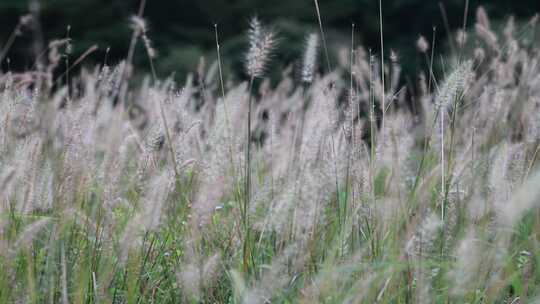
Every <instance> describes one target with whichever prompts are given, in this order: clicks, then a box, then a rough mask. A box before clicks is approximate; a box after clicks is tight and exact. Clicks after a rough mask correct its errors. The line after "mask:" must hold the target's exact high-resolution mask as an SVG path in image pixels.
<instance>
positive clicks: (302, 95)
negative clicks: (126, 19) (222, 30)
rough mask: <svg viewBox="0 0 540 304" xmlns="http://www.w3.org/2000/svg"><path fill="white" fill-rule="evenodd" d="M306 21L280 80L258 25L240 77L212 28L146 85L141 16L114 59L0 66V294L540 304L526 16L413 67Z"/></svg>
mask: <svg viewBox="0 0 540 304" xmlns="http://www.w3.org/2000/svg"><path fill="white" fill-rule="evenodd" d="M315 3H317V2H316V1H315ZM316 13H317V15H315V16H316V17H319V18H318V20H317V21H316V23H315V24H316V25H317V26H318V24H317V22H321V23H320V28H319V30H318V31H317V32H316V33H311V34H310V33H306V37H307V38H306V50H305V54H304V58H299V59H298V64H296V65H291V68H290V69H288V70H284V71H281V73H282V77H281V79H279V80H278V81H277V82H272V81H270V80H269V79H267V78H265V73H266V72H268V71H269V70H272V51H273V50H274V49H275V48H281V47H286V45H280V44H279V35H278V34H276V33H274V32H272V31H271V30H270V29H268V28H267V27H265V25H264V24H263V23H261V22H260V21H259V20H258V19H252V21H251V22H250V24H249V25H247V42H248V48H247V50H246V67H245V70H246V71H245V74H246V75H247V78H246V79H244V80H238V81H232V80H231V79H229V77H228V75H223V73H222V69H221V60H222V58H221V54H220V49H219V28H217V27H216V57H215V58H206V60H201V63H200V65H199V66H200V68H199V69H198V71H196V72H194V73H193V74H192V75H190V76H189V77H188V80H187V81H186V82H185V83H183V84H176V83H174V81H172V80H168V79H158V78H157V77H156V76H155V75H156V71H155V70H154V62H155V61H156V60H159V57H157V56H156V55H157V54H156V52H155V50H154V49H153V48H152V41H151V31H149V29H148V28H147V25H146V24H145V22H144V20H143V19H141V18H140V16H139V17H134V18H133V20H132V27H133V41H132V47H131V49H130V52H129V54H127V56H126V60H125V61H124V62H122V63H120V64H118V65H114V66H109V65H108V63H107V62H104V63H103V64H101V65H98V66H96V67H85V68H83V69H82V70H81V72H80V73H77V74H74V73H70V72H69V70H68V72H65V73H60V72H59V71H62V72H63V71H64V70H65V68H64V67H66V66H73V67H75V66H79V65H81V64H83V60H84V57H86V55H89V54H91V53H92V52H93V51H95V49H90V50H89V51H88V53H87V54H85V55H84V56H83V57H81V58H71V56H70V49H71V45H70V44H71V41H70V40H69V39H63V40H57V41H53V42H51V43H50V44H49V47H48V49H47V53H46V54H45V56H44V58H43V61H41V62H42V63H43V64H37V65H36V66H35V68H33V69H29V70H28V71H26V72H24V73H15V72H11V71H7V72H5V73H4V74H0V126H1V127H0V214H1V217H0V231H1V234H0V303H509V304H510V303H537V301H540V250H539V248H540V247H539V242H540V235H539V234H540V209H539V208H538V207H539V205H540V172H539V171H538V163H539V161H538V158H539V152H540V145H539V144H540V51H539V48H538V41H540V39H539V34H538V33H537V29H538V25H537V21H538V18H537V17H534V18H533V19H531V20H530V21H524V22H517V21H515V20H514V19H512V18H510V19H508V21H507V23H506V25H505V26H504V28H502V29H500V30H499V29H497V30H495V29H494V26H492V25H491V24H490V20H489V18H488V17H487V15H486V13H485V11H484V10H483V9H482V8H479V9H478V10H477V11H476V20H474V21H475V22H476V23H475V24H474V27H472V28H471V29H470V30H467V31H460V32H458V33H455V34H452V35H450V36H451V37H452V38H451V41H450V42H449V45H450V46H451V49H452V51H451V53H450V54H447V55H444V56H442V55H441V52H440V51H438V49H437V46H434V45H433V43H432V42H431V39H429V38H423V37H422V38H420V39H419V40H418V42H417V48H418V53H419V55H418V56H419V57H420V58H422V61H421V62H422V64H421V65H420V66H419V67H418V70H419V71H421V72H420V73H419V75H416V76H414V77H412V78H411V75H402V73H401V69H400V58H399V50H385V52H384V54H387V56H383V57H382V58H381V56H380V55H379V54H380V50H377V51H375V50H373V51H372V50H367V49H364V48H363V47H362V46H359V45H357V44H356V42H355V37H354V34H353V35H352V37H351V46H349V47H348V48H347V49H344V50H342V51H336V48H337V47H336V46H333V45H327V44H326V37H325V36H324V34H325V33H324V24H322V23H323V21H321V19H322V20H324V18H321V17H320V15H321V14H322V15H324V12H319V11H318V7H317V10H316ZM25 22H29V21H28V20H24V19H21V25H20V27H21V28H22V27H24V25H25ZM382 26H383V25H382V24H381V27H382ZM353 29H354V27H353ZM360 30H361V29H356V31H360ZM14 37H15V36H14ZM381 41H384V39H383V37H381ZM13 42H15V43H16V41H15V40H14V41H12V42H11V43H13ZM137 43H141V44H142V45H143V46H144V47H145V50H146V53H145V54H139V55H141V56H142V55H145V56H147V57H148V59H149V60H148V62H149V65H150V66H151V69H152V71H153V75H152V76H148V77H146V78H145V79H144V80H143V81H136V80H135V79H136V78H142V76H141V75H138V74H137V71H135V70H134V68H133V66H132V65H131V62H132V60H133V56H135V54H134V52H135V50H136V48H135V45H136V44H137ZM411 44H412V45H414V42H411ZM7 47H9V44H8V45H7ZM377 52H378V53H377ZM4 54H5V52H3V51H0V61H2V60H4V59H5V58H2V57H3V55H4ZM336 54H337V55H336ZM434 66H438V67H440V69H441V70H442V72H441V73H440V75H435V74H436V73H434V72H432V71H433V70H434V68H433V67H434ZM437 74H439V73H437Z"/></svg>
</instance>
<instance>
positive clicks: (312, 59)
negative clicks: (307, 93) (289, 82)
mask: <svg viewBox="0 0 540 304" xmlns="http://www.w3.org/2000/svg"><path fill="white" fill-rule="evenodd" d="M318 47H319V35H317V34H315V33H312V34H310V35H309V36H308V38H307V40H306V49H305V51H304V64H303V67H302V81H303V82H306V83H311V82H312V81H313V74H314V72H315V65H316V64H317V48H318Z"/></svg>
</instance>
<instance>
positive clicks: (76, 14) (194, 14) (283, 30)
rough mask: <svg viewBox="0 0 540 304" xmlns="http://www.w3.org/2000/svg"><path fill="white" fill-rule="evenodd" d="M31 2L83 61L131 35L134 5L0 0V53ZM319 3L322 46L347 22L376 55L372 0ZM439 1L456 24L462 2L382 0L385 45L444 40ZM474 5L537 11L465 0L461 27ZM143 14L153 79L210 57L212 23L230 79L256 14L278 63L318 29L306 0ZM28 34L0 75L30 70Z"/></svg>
mask: <svg viewBox="0 0 540 304" xmlns="http://www.w3.org/2000/svg"><path fill="white" fill-rule="evenodd" d="M32 1H33V2H34V3H39V6H40V9H39V14H40V23H41V29H42V32H43V35H42V36H43V39H42V40H43V41H50V40H52V39H56V38H65V37H66V29H67V26H68V25H69V26H71V31H70V37H71V38H72V39H73V44H74V53H73V56H77V55H80V54H81V53H82V52H84V51H85V50H86V49H87V48H88V47H90V46H91V45H93V44H98V45H99V46H100V51H98V52H96V53H94V54H92V56H91V57H90V58H89V59H88V60H89V61H93V62H102V61H103V60H104V57H105V55H104V53H105V49H107V47H110V49H111V53H110V61H111V62H112V63H114V62H116V61H118V60H119V59H121V58H124V57H125V56H126V53H127V48H128V45H129V40H130V35H131V29H130V24H129V17H130V16H131V15H134V14H135V13H136V11H137V8H138V2H139V0H39V1H37V0H0V50H1V49H2V48H3V46H4V44H5V43H6V41H7V39H8V37H9V35H10V33H11V32H12V30H13V29H14V28H15V26H16V24H17V23H18V19H19V17H20V16H22V15H24V14H27V13H28V12H29V7H30V3H29V2H32ZM319 3H320V8H321V13H322V15H323V22H324V24H325V28H326V30H327V31H328V39H329V40H330V42H329V44H331V45H339V44H342V45H347V43H348V39H349V35H350V28H351V23H353V22H354V23H355V24H356V28H357V31H356V32H357V34H356V35H357V37H358V42H359V43H361V44H363V45H365V46H367V47H372V48H373V49H374V50H378V46H379V42H378V39H379V38H378V35H379V33H378V27H379V20H378V1H377V0H319ZM441 4H442V6H444V8H445V10H446V12H447V15H448V20H449V25H450V27H451V28H452V29H455V28H457V27H460V26H461V24H462V22H463V12H464V7H465V0H441V1H438V0H383V11H384V33H385V43H386V44H387V48H388V49H390V48H394V49H397V50H399V51H400V55H401V56H402V57H404V58H410V57H411V56H413V55H414V45H415V41H416V39H417V37H418V35H420V34H424V35H426V36H428V37H429V36H430V35H431V32H432V27H433V26H436V27H437V28H438V33H439V35H438V39H439V40H441V41H442V42H444V41H446V39H443V38H445V37H444V36H445V35H446V34H447V33H446V31H445V27H444V23H443V18H442V14H441V10H440V5H441ZM479 5H483V6H484V7H485V8H486V9H487V11H488V13H489V15H490V17H491V18H492V20H493V21H494V22H495V23H496V21H497V20H499V21H503V20H504V18H506V17H508V16H509V15H515V16H517V17H518V18H529V17H531V16H533V15H534V14H535V13H536V12H537V11H540V1H538V0H515V1H508V0H471V1H470V7H471V10H470V12H469V20H470V22H469V24H472V23H473V22H474V12H475V9H476V7H478V6H479ZM144 15H145V19H146V20H147V21H148V24H149V28H150V31H149V36H150V38H151V39H152V40H153V42H154V45H155V48H156V49H157V50H158V52H159V57H158V58H157V60H156V64H157V69H158V73H159V74H160V76H167V75H169V74H170V73H172V72H176V74H177V75H185V73H186V72H187V71H193V70H195V69H196V67H197V64H198V61H199V58H200V57H201V56H202V55H204V56H206V57H207V58H209V61H210V60H213V59H214V58H215V57H214V56H215V54H214V52H215V42H214V32H213V24H215V23H217V24H219V31H220V39H221V40H222V51H223V54H222V56H223V58H224V59H225V60H226V65H227V68H228V69H230V70H232V71H234V72H235V74H236V75H241V74H240V71H241V68H240V65H241V56H242V52H243V50H244V48H245V38H244V33H245V30H246V27H247V21H248V19H249V18H250V16H253V15H257V16H259V17H260V18H261V19H263V21H265V22H267V23H271V24H272V25H273V26H274V28H275V29H277V30H278V31H279V33H280V36H281V40H280V49H279V52H278V54H277V55H276V57H277V62H278V63H279V64H283V65H286V64H291V63H293V62H294V61H295V60H297V58H298V57H299V55H300V53H301V49H302V44H303V37H304V36H305V35H306V33H307V32H309V31H314V30H317V26H318V24H317V19H316V15H315V7H314V2H313V0H271V1H269V0H147V5H146V11H145V14H144ZM34 36H36V35H35V32H34V34H32V31H30V30H24V31H22V33H21V35H19V37H18V38H17V40H16V41H15V44H14V46H13V47H12V48H11V49H10V52H9V54H8V57H9V58H10V66H9V67H7V61H4V62H3V63H2V68H3V69H4V70H6V69H7V68H10V69H14V70H17V69H24V68H28V67H30V66H32V65H33V62H34V60H35V58H34V57H35V56H34V52H35V51H34V52H32V45H34V47H35V44H36V39H37V37H34ZM37 41H38V42H39V39H38V40H37ZM442 45H444V43H443V44H442ZM440 51H443V50H440ZM143 55H144V54H142V52H140V51H138V52H137V56H136V58H135V60H136V63H137V64H138V66H139V67H140V68H144V69H146V68H147V64H146V61H145V60H146V59H145V56H143Z"/></svg>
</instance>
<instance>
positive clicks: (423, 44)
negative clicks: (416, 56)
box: [416, 36, 429, 53]
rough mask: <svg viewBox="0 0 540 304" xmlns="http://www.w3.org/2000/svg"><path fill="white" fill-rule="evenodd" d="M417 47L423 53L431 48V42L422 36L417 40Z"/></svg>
mask: <svg viewBox="0 0 540 304" xmlns="http://www.w3.org/2000/svg"><path fill="white" fill-rule="evenodd" d="M416 47H417V48H418V51H420V52H421V53H425V52H427V51H428V50H429V42H428V41H427V40H426V37H424V36H420V38H418V40H417V41H416Z"/></svg>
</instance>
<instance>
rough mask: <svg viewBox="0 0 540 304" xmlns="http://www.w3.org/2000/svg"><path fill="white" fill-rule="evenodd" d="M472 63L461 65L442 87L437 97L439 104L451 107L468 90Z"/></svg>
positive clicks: (467, 62) (466, 62)
mask: <svg viewBox="0 0 540 304" xmlns="http://www.w3.org/2000/svg"><path fill="white" fill-rule="evenodd" d="M471 70H472V61H470V60H468V61H465V62H464V63H462V64H461V65H459V66H458V67H457V68H456V69H455V70H454V71H453V72H452V73H451V74H450V75H449V76H448V78H447V79H446V81H445V82H444V83H443V85H442V86H441V89H440V90H439V94H438V96H437V103H439V104H440V105H441V106H448V105H451V104H452V103H453V102H454V101H456V99H457V98H460V97H461V94H463V91H464V90H465V88H466V85H467V80H469V77H470V76H471Z"/></svg>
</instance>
